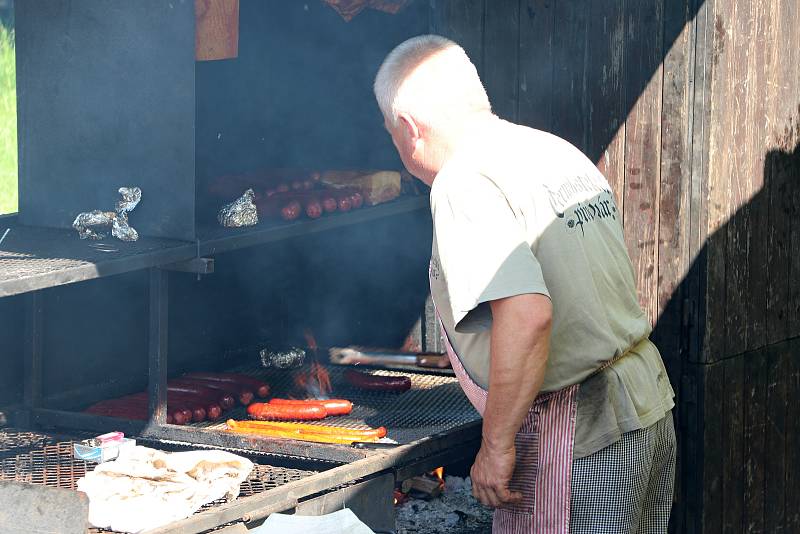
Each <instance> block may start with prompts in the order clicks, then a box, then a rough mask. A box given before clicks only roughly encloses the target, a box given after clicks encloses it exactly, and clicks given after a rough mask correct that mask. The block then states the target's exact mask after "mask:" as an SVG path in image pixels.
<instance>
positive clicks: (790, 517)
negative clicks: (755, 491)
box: [786, 338, 800, 533]
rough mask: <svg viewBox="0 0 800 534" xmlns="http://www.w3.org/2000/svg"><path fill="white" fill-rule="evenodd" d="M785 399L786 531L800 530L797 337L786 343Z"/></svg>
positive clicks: (799, 345) (799, 366)
mask: <svg viewBox="0 0 800 534" xmlns="http://www.w3.org/2000/svg"><path fill="white" fill-rule="evenodd" d="M787 352H788V354H787V355H786V360H787V367H788V376H787V385H786V400H787V405H788V410H790V411H789V412H788V413H787V417H786V452H787V454H786V532H792V533H794V532H800V477H799V476H797V474H798V473H800V417H798V416H797V407H798V406H800V338H795V339H793V340H792V341H790V342H789V343H788V346H787Z"/></svg>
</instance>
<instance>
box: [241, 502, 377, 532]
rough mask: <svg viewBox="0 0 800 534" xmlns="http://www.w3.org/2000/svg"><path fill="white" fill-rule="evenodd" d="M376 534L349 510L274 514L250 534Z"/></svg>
mask: <svg viewBox="0 0 800 534" xmlns="http://www.w3.org/2000/svg"><path fill="white" fill-rule="evenodd" d="M310 532H313V533H314V534H374V533H373V531H372V529H370V528H369V527H368V526H367V525H365V524H364V523H362V522H361V520H360V519H358V517H357V516H356V514H354V513H353V511H352V510H350V509H349V508H344V509H342V510H338V511H336V512H333V513H330V514H326V515H317V516H310V515H309V516H306V515H286V514H272V515H270V516H269V517H268V518H267V520H266V521H264V523H263V524H262V525H261V526H260V527H258V528H254V529H253V530H251V531H250V534H309V533H310Z"/></svg>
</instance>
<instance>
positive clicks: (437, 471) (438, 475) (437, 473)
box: [431, 467, 444, 482]
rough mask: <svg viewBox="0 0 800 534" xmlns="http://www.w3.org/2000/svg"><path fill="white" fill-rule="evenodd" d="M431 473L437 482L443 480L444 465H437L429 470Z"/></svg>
mask: <svg viewBox="0 0 800 534" xmlns="http://www.w3.org/2000/svg"><path fill="white" fill-rule="evenodd" d="M431 474H432V475H433V476H435V477H436V478H437V479H439V482H444V467H437V468H436V469H434V470H433V471H431Z"/></svg>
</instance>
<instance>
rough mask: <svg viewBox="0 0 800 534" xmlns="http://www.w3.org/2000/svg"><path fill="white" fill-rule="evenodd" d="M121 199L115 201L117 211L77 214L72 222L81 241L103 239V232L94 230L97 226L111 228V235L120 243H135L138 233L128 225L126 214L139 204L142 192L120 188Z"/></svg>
mask: <svg viewBox="0 0 800 534" xmlns="http://www.w3.org/2000/svg"><path fill="white" fill-rule="evenodd" d="M119 194H120V196H121V197H122V198H121V199H120V200H118V201H117V205H116V209H117V211H116V212H114V211H101V210H93V211H87V212H84V213H79V214H78V216H77V217H75V220H74V221H73V222H72V227H73V228H75V230H77V231H78V235H79V236H80V238H81V239H103V238H104V237H106V235H107V234H106V233H105V232H100V231H97V230H96V227H99V226H111V235H112V236H114V237H116V238H117V239H119V240H121V241H136V240H137V239H139V233H138V232H137V231H136V230H135V229H134V228H133V227H131V225H130V224H129V223H128V213H129V212H131V211H132V210H133V208H135V207H136V205H137V204H139V201H140V200H141V199H142V190H141V189H140V188H138V187H120V188H119Z"/></svg>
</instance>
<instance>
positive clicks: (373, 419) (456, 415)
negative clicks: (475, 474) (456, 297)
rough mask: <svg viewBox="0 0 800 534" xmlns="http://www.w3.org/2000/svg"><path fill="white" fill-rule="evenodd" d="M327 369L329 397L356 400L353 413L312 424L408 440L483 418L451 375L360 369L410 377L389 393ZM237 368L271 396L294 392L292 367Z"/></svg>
mask: <svg viewBox="0 0 800 534" xmlns="http://www.w3.org/2000/svg"><path fill="white" fill-rule="evenodd" d="M327 369H328V371H329V373H330V377H331V384H332V385H333V392H332V393H331V396H332V397H336V398H345V399H348V400H350V401H352V402H353V411H352V413H350V414H349V415H344V416H336V417H327V418H325V419H324V420H322V421H317V422H312V424H321V425H332V426H340V427H343V428H366V427H373V428H374V427H379V426H384V427H386V429H387V431H388V436H387V437H389V438H391V439H393V440H395V441H397V442H398V443H400V444H405V443H410V442H412V441H415V440H418V439H421V438H424V437H426V436H431V435H433V434H436V433H439V432H444V431H447V430H449V429H452V428H455V427H458V426H461V425H464V424H467V423H472V422H474V421H477V420H478V419H480V416H479V414H478V412H477V411H475V409H474V408H473V407H472V405H471V404H470V402H469V400H468V399H467V398H466V396H465V395H464V393H463V391H462V390H461V388H460V386H459V385H458V380H457V379H456V378H455V377H453V376H445V375H441V374H428V373H423V372H420V373H416V372H400V371H387V370H367V369H360V370H361V371H362V372H371V373H374V374H380V375H388V376H408V377H410V378H411V389H410V390H408V391H405V392H403V393H391V392H375V391H365V390H362V389H359V388H355V387H352V386H350V385H349V384H347V382H346V381H345V380H344V377H343V373H344V371H345V368H343V367H340V366H335V365H329V366H327ZM235 371H236V372H239V373H244V374H248V375H251V376H254V377H257V378H259V379H261V380H263V381H264V382H267V383H268V384H269V385H270V388H271V390H272V395H274V396H276V397H287V396H289V395H291V394H292V393H293V392H295V391H294V386H293V376H294V372H293V371H283V370H272V369H259V368H252V367H250V368H240V369H236V370H235ZM295 393H296V392H295ZM225 418H228V419H247V418H248V416H247V413H246V411H245V409H244V408H242V407H238V408H235V409H233V410H230V411H228V412H226V413H225ZM196 426H203V427H208V428H220V429H222V428H224V427H225V424H224V421H218V422H215V423H208V422H206V423H199V424H197V425H196Z"/></svg>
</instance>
